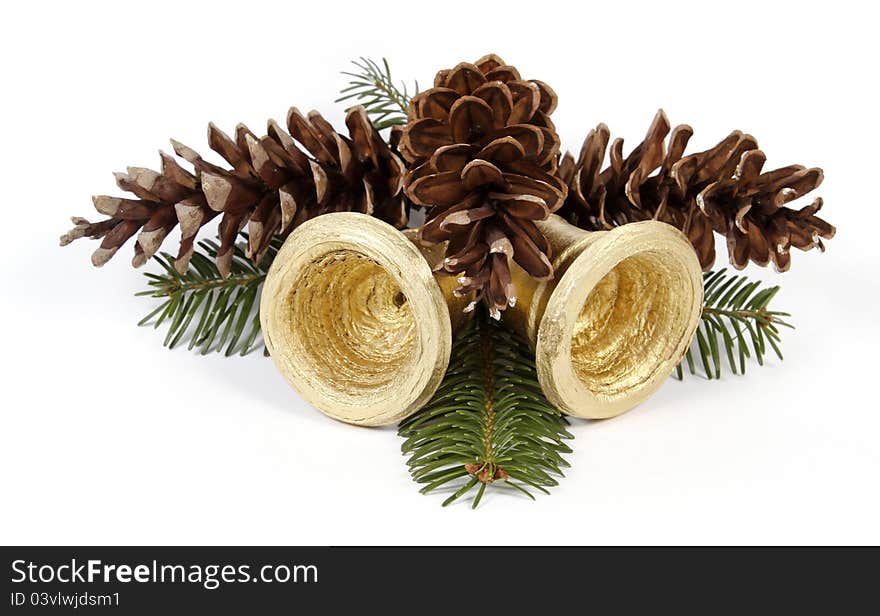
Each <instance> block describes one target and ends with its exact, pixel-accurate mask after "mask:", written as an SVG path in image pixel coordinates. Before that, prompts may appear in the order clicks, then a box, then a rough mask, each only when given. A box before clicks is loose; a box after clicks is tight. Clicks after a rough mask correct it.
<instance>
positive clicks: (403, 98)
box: [336, 58, 419, 130]
mask: <svg viewBox="0 0 880 616" xmlns="http://www.w3.org/2000/svg"><path fill="white" fill-rule="evenodd" d="M352 64H354V65H355V67H356V68H357V72H353V71H343V73H342V74H343V75H347V76H348V77H351V80H350V81H349V84H348V86H347V87H345V88H343V89H342V91H341V92H340V94H341V96H340V97H339V98H337V99H336V102H337V103H338V102H341V101H351V102H352V104H354V105H363V107H364V109H366V111H367V114H368V115H369V116H370V119H371V120H372V121H373V125H374V126H375V127H376V130H382V129H383V128H388V127H389V126H395V125H397V124H404V123H406V113H407V109H408V108H409V101H410V98H411V96H410V93H409V89H408V87H407V85H406V83H404V82H401V88H402V89H401V88H398V87H397V86H396V85H395V84H394V81H393V80H392V79H391V68H390V67H389V66H388V60H386V59H385V58H382V65H381V66H380V65H379V63H378V62H375V61H374V60H369V59H367V58H361V59H360V60H352ZM418 92H419V83H418V82H415V90H414V94H418Z"/></svg>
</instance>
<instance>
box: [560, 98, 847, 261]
mask: <svg viewBox="0 0 880 616" xmlns="http://www.w3.org/2000/svg"><path fill="white" fill-rule="evenodd" d="M692 134H693V130H692V129H691V128H690V127H689V126H685V125H680V126H676V127H675V128H674V129H672V131H671V134H670V125H669V121H668V120H667V118H666V115H665V114H664V113H663V111H662V110H661V111H659V112H658V113H657V115H656V116H655V117H654V121H653V122H652V124H651V127H650V128H649V129H648V134H647V136H646V137H645V139H644V141H642V143H640V144H639V145H638V146H636V148H635V149H634V150H633V151H632V153H631V154H630V155H629V156H628V157H626V158H624V157H623V140H622V139H616V140H615V141H614V142H613V143H612V144H611V153H610V158H611V164H610V166H609V167H608V168H606V169H605V170H604V171H601V172H600V170H599V169H600V167H601V165H602V162H603V159H604V157H605V150H606V148H607V146H608V141H609V138H610V133H609V130H608V127H607V126H605V125H604V124H600V125H599V126H597V127H596V128H595V129H594V130H592V131H590V133H589V134H588V135H587V138H586V140H585V141H584V145H583V148H582V149H581V153H580V157H579V159H578V161H577V162H575V161H574V159H573V158H572V157H571V155H570V154H566V155H565V157H564V158H563V160H562V162H561V163H560V168H559V174H560V177H562V178H563V180H564V181H565V183H566V184H568V185H569V187H570V190H569V196H568V199H567V200H566V203H565V205H564V206H563V208H561V210H560V214H562V215H563V216H564V217H566V218H568V219H569V220H570V221H571V222H573V223H575V224H577V225H578V226H580V227H583V228H587V229H591V230H597V229H608V228H612V227H615V226H618V225H622V224H626V223H629V222H634V221H638V220H648V219H655V220H661V221H664V222H668V223H670V224H672V225H675V226H676V227H678V228H679V229H681V230H682V231H683V232H684V233H685V234H686V235H687V236H688V238H689V239H690V241H691V243H692V244H693V245H694V249H695V250H696V252H697V256H698V257H699V260H700V264H701V265H702V267H703V269H704V270H708V269H709V268H711V267H712V264H713V263H714V262H715V237H714V235H713V232H716V233H719V234H722V235H724V236H726V237H727V241H728V246H729V252H730V260H731V263H732V264H733V265H734V267H736V268H737V269H742V268H743V267H745V266H746V264H747V263H748V262H749V260H751V261H754V262H755V263H757V264H759V265H767V264H768V263H769V262H770V261H772V262H773V264H774V265H775V267H776V268H777V269H778V270H779V271H785V270H787V269H788V268H789V266H790V264H791V258H790V255H789V249H790V247H791V246H795V247H796V248H799V249H801V250H809V249H811V248H813V247H819V248H820V249H824V246H823V244H822V241H821V240H820V239H819V238H820V237H822V238H826V239H829V238H831V237H832V236H833V235H834V227H832V226H831V225H829V224H828V223H827V222H825V221H824V220H822V219H820V218H818V217H816V216H815V214H816V212H818V211H819V209H820V208H821V206H822V200H821V199H816V200H815V201H814V202H813V203H812V204H811V205H808V206H806V207H804V208H802V209H801V210H792V209H789V208H786V207H783V206H784V204H786V203H788V202H790V201H792V200H794V199H796V198H798V197H800V196H802V195H805V194H807V193H808V192H810V191H811V190H813V189H814V188H816V187H817V186H818V185H819V184H820V183H821V182H822V170H821V169H817V168H813V169H806V168H804V167H801V166H791V167H784V168H781V169H777V170H775V171H769V172H766V173H763V174H762V173H761V168H762V166H763V163H764V160H765V156H764V153H763V152H761V150H759V149H758V143H757V141H755V139H754V137H752V136H751V135H746V134H743V133H741V132H740V131H734V132H732V133H731V134H730V135H728V136H727V137H726V138H725V139H724V140H723V141H721V142H720V143H718V144H717V145H716V146H715V147H713V148H710V149H709V150H706V151H704V152H699V153H697V154H691V155H689V156H683V154H684V150H685V147H686V146H687V142H688V140H689V139H690V137H691V135H692ZM667 135H670V136H669V143H668V146H667V144H666V143H665V139H666V136H667ZM655 171H656V173H655V174H654V175H651V174H652V173H654V172H655Z"/></svg>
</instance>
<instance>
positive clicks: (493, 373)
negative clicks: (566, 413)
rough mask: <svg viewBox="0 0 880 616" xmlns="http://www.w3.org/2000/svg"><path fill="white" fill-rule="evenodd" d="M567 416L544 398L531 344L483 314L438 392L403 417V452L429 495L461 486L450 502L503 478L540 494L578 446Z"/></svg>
mask: <svg viewBox="0 0 880 616" xmlns="http://www.w3.org/2000/svg"><path fill="white" fill-rule="evenodd" d="M567 423H568V422H567V421H566V420H565V418H564V417H563V416H562V414H561V413H560V412H559V411H558V410H556V409H555V408H553V406H552V405H551V404H550V403H549V402H548V401H547V400H546V399H545V398H544V395H543V393H542V392H541V387H540V385H539V384H538V381H537V377H536V374H535V362H534V357H533V356H532V355H531V353H530V351H529V348H528V345H526V343H525V342H523V341H522V340H520V339H519V338H518V337H516V336H515V334H513V332H512V331H511V330H510V329H508V327H507V326H505V325H504V324H503V323H498V322H496V321H494V320H489V319H487V318H486V316H485V315H484V314H482V313H480V314H478V315H476V316H475V318H474V319H473V320H472V321H471V322H470V323H469V324H468V325H467V326H466V329H465V331H463V332H461V333H460V334H459V335H458V338H457V340H456V343H455V345H454V347H453V351H452V357H451V361H450V364H449V369H448V371H447V373H446V377H445V379H444V381H443V383H442V385H441V386H440V389H439V390H438V391H437V393H436V394H435V395H434V397H433V399H432V400H431V401H430V402H429V403H428V404H427V405H426V406H425V407H424V408H423V409H422V410H420V411H419V412H418V413H416V414H415V415H413V416H412V417H409V418H408V419H406V420H404V421H403V422H401V424H400V429H399V434H400V436H401V437H403V438H405V439H406V441H405V442H404V443H403V445H402V450H403V453H404V454H406V455H408V456H409V461H408V466H409V468H410V473H411V474H412V477H413V479H414V480H415V481H416V482H418V483H422V484H425V485H424V487H423V488H422V489H421V492H422V493H423V494H425V493H428V492H431V491H433V490H436V489H438V488H441V487H447V488H448V487H449V486H450V485H451V486H452V487H453V488H454V489H455V492H454V493H453V494H452V495H451V496H449V497H448V498H447V499H446V500H445V501H444V502H443V505H444V506H446V505H448V504H450V503H452V502H453V501H455V500H457V499H459V498H461V497H462V496H464V495H465V494H467V493H469V492H471V491H472V490H474V489H476V495H475V497H474V499H473V502H472V506H473V507H474V508H476V506H477V505H478V504H479V503H480V500H481V499H482V497H483V494H484V492H485V491H486V488H487V486H498V485H499V484H500V485H503V486H506V487H508V488H512V489H514V490H516V491H518V492H522V493H524V494H526V495H527V496H529V497H530V498H532V499H534V496H533V495H532V493H531V492H532V490H538V491H540V492H544V493H548V492H547V488H548V487H551V486H555V485H557V480H556V478H555V477H558V476H562V475H563V473H562V470H561V469H562V468H563V467H568V466H569V465H568V462H566V461H565V459H564V458H563V457H562V454H567V453H571V449H570V448H569V447H568V446H567V445H566V444H565V443H564V442H563V441H564V439H570V438H573V436H572V435H571V434H570V433H569V432H568V431H567V430H566V429H565V426H566V425H567Z"/></svg>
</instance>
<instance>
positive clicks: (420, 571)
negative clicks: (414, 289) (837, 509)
mask: <svg viewBox="0 0 880 616" xmlns="http://www.w3.org/2000/svg"><path fill="white" fill-rule="evenodd" d="M823 554H824V555H826V556H825V557H823V556H822V555H823ZM0 555H2V561H0V562H2V566H3V569H4V571H3V576H2V580H3V596H2V607H0V613H2V614H10V615H14V614H37V613H39V614H52V613H54V614H61V613H64V614H66V613H77V614H79V613H85V614H98V613H100V614H177V613H186V614H190V613H205V614H265V613H296V612H297V611H299V610H300V609H308V610H311V611H310V612H309V613H319V614H320V613H336V610H341V609H347V610H351V609H354V610H357V611H358V612H360V611H364V610H367V609H369V610H370V612H371V613H372V612H373V611H375V610H384V611H386V612H391V613H398V612H401V611H402V612H408V613H409V612H419V611H429V612H435V611H438V610H440V611H444V612H448V613H455V612H459V611H460V612H462V613H465V614H467V613H473V611H474V609H475V608H476V607H477V606H480V605H487V606H493V607H496V608H497V607H500V606H502V605H504V604H507V605H510V606H512V607H515V608H518V609H516V610H515V611H514V613H521V611H523V610H525V608H526V607H527V606H530V605H532V606H538V607H540V609H541V611H542V613H543V612H544V611H548V608H549V607H550V606H552V607H553V608H555V609H558V610H561V609H562V608H563V607H568V608H573V609H578V611H586V610H587V609H589V608H590V607H598V606H599V605H603V604H604V605H609V603H608V602H610V605H613V606H614V607H615V608H616V609H617V610H622V609H628V608H632V609H635V608H637V607H642V608H643V607H645V606H646V605H649V606H655V607H657V608H660V607H663V606H665V607H676V608H681V607H685V606H687V605H690V606H692V607H698V608H704V609H709V610H710V613H711V612H713V611H714V609H715V608H716V607H719V606H725V607H731V606H734V605H737V606H739V607H741V608H742V609H749V610H753V609H757V608H767V607H770V606H774V605H775V606H777V607H780V608H782V607H785V608H791V607H792V605H793V604H795V603H800V602H802V601H805V602H806V603H808V604H809V605H810V607H811V608H814V609H815V608H817V607H819V606H821V605H823V603H824V604H825V605H827V606H828V607H829V608H831V607H833V608H834V611H835V612H836V613H839V612H840V609H841V607H843V606H844V605H846V604H851V602H852V601H854V600H856V598H857V597H858V596H859V595H860V594H861V593H866V592H867V591H868V589H870V588H872V587H873V584H874V583H875V582H876V580H875V579H873V576H872V575H871V574H870V573H869V572H870V571H874V568H873V567H871V568H867V569H859V568H857V567H853V566H852V565H853V563H854V562H856V561H860V560H861V557H866V556H873V554H870V555H869V554H868V553H867V552H863V553H862V554H860V555H858V556H856V555H854V556H853V559H855V560H849V561H847V560H843V559H841V560H837V559H836V558H835V560H834V561H832V557H833V556H834V554H832V553H831V551H825V550H819V551H816V552H808V551H806V550H785V551H782V550H769V551H765V550H761V551H757V550H756V551H752V550H746V549H733V550H709V549H693V548H691V549H638V548H623V549H614V548H479V547H466V548H465V547H444V548H343V547H277V548H275V547H262V548H258V547H63V548H60V547H7V548H0ZM835 563H836V564H835ZM847 565H849V567H847ZM845 570H850V571H851V573H848V574H845V575H843V576H841V575H839V574H841V573H843V571H845ZM835 576H836V577H837V578H838V581H841V580H842V581H843V584H844V586H843V588H844V590H843V591H842V592H833V590H834V586H833V585H832V584H831V581H832V579H834V578H835ZM646 601H647V602H648V603H647V604H646V603H645V602H646ZM874 603H875V607H876V600H875V601H874ZM859 605H861V606H863V607H868V605H869V604H864V603H861V604H859ZM404 608H407V609H404ZM549 611H550V612H553V611H554V610H553V609H549Z"/></svg>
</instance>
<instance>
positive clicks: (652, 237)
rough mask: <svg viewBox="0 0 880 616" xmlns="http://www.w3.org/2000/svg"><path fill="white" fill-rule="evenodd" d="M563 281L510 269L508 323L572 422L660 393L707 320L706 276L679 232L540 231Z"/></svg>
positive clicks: (548, 224)
mask: <svg viewBox="0 0 880 616" xmlns="http://www.w3.org/2000/svg"><path fill="white" fill-rule="evenodd" d="M537 225H538V227H539V228H540V229H541V231H542V232H543V233H544V235H545V236H546V237H547V239H548V240H549V242H550V246H551V249H552V254H553V271H554V279H553V280H550V281H548V282H537V281H535V280H534V279H533V278H531V277H530V276H529V275H528V274H527V273H526V272H525V271H523V270H522V269H520V268H519V267H517V266H516V265H515V264H511V269H512V274H513V282H514V284H515V286H516V289H517V295H518V301H517V303H516V305H515V306H514V307H512V308H509V309H508V310H506V311H505V315H506V317H505V318H507V319H508V322H509V323H510V324H511V325H512V326H513V327H514V329H516V330H517V331H518V332H520V333H521V334H523V335H524V336H525V337H526V339H527V340H528V341H529V343H530V344H531V346H532V348H533V350H534V351H535V363H536V365H537V369H538V380H539V381H540V383H541V388H542V389H543V390H544V395H546V396H547V399H548V400H550V402H552V403H553V404H554V405H555V406H556V407H557V408H559V409H560V410H561V411H563V412H564V413H567V414H569V415H574V416H576V417H585V418H590V419H604V418H607V417H614V416H616V415H620V414H621V413H623V412H625V411H628V410H629V409H631V408H633V407H634V406H636V405H637V404H639V403H640V402H642V401H643V400H645V399H646V398H648V396H650V395H651V394H652V393H654V392H655V391H656V390H657V388H658V387H660V385H661V384H662V383H663V381H664V380H665V379H667V378H668V377H669V375H670V374H671V373H672V371H673V370H674V369H675V366H676V365H677V364H678V362H679V361H680V360H681V358H682V356H683V355H684V353H685V351H686V350H687V348H688V345H689V344H690V342H691V339H692V338H693V336H694V331H695V330H696V328H697V325H698V324H699V321H700V314H701V312H702V308H703V277H702V272H701V270H700V264H699V261H698V260H697V256H696V254H695V253H694V250H693V247H692V246H691V244H690V242H688V240H687V238H686V237H685V236H684V234H682V233H681V232H680V231H678V230H677V229H676V228H674V227H673V226H671V225H668V224H666V223H662V222H656V221H645V222H637V223H631V224H627V225H623V226H620V227H617V228H615V229H612V230H610V231H595V232H589V231H584V230H582V229H578V228H577V227H574V226H572V225H570V224H568V223H567V222H565V221H564V220H562V219H561V218H559V217H558V216H550V218H549V219H548V220H546V221H544V222H537Z"/></svg>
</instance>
